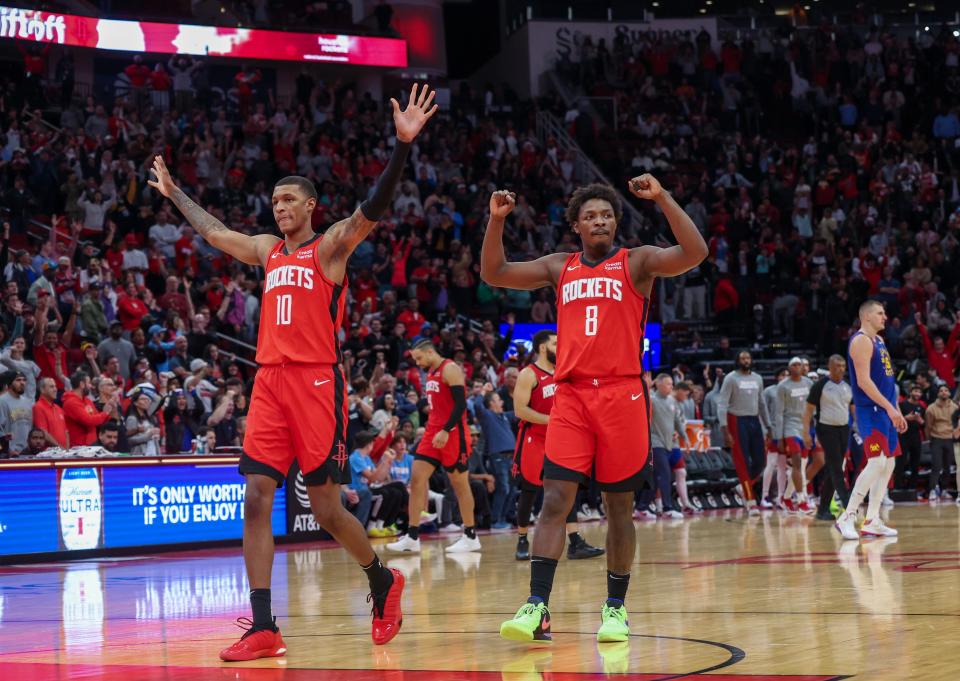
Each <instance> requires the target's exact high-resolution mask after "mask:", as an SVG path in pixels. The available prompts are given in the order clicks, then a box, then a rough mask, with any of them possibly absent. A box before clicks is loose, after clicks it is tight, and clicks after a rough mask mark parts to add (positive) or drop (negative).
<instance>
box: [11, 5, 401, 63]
mask: <svg viewBox="0 0 960 681" xmlns="http://www.w3.org/2000/svg"><path fill="white" fill-rule="evenodd" d="M0 38H11V39H14V40H25V41H30V42H36V43H46V44H54V45H74V46H77V47H92V48H95V49H98V50H122V51H124V52H147V53H154V54H190V55H199V56H210V57H236V58H238V59H276V60H283V61H306V62H331V63H338V64H357V65H361V66H388V67H398V68H404V67H406V65H407V41H406V40H402V39H398V38H374V37H367V36H357V35H343V34H321V33H292V32H289V31H268V30H264V29H259V28H228V27H225V26H197V25H194V24H162V23H157V22H152V21H120V20H116V19H101V18H98V17H85V16H78V15H74V14H54V13H51V12H44V11H41V10H32V9H21V8H18V7H5V6H0Z"/></svg>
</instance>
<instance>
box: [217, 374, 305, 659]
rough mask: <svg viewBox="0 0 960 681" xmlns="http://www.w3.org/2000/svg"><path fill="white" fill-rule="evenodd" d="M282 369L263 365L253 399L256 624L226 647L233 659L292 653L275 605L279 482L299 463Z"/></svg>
mask: <svg viewBox="0 0 960 681" xmlns="http://www.w3.org/2000/svg"><path fill="white" fill-rule="evenodd" d="M278 381H279V373H278V371H277V370H276V369H272V368H270V367H262V368H261V369H260V371H259V373H258V375H257V382H256V384H255V385H254V388H253V394H252V396H251V399H250V410H249V418H248V421H247V431H246V433H245V435H244V440H243V449H244V453H243V455H242V456H241V457H240V465H239V471H240V473H241V474H243V475H244V476H245V478H246V487H245V491H244V500H243V559H244V564H245V566H246V570H247V579H248V581H249V583H250V609H251V611H252V614H253V618H252V622H251V626H250V628H249V629H248V630H247V631H246V633H244V635H243V636H242V637H241V638H240V640H239V641H237V642H236V643H234V644H233V645H231V646H230V647H228V648H225V649H223V650H221V651H220V659H222V660H224V661H228V662H237V661H246V660H255V659H257V658H261V657H276V656H279V655H283V654H284V653H285V652H286V644H285V643H284V642H283V638H282V637H281V636H280V631H279V629H277V626H276V623H275V620H274V617H273V612H272V604H271V591H270V580H271V574H272V569H273V528H272V526H271V514H272V511H273V499H274V495H275V494H276V490H277V486H278V485H280V484H282V483H283V480H284V479H285V477H286V472H287V471H288V470H289V469H290V466H291V464H292V463H293V454H292V452H293V451H294V448H293V440H292V439H291V433H290V431H289V429H288V427H287V422H286V419H285V417H284V415H283V413H282V412H281V411H280V409H279V406H278V404H279V402H278V401H277V400H276V392H275V391H276V390H277V388H278V386H279V383H278Z"/></svg>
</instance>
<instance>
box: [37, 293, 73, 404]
mask: <svg viewBox="0 0 960 681" xmlns="http://www.w3.org/2000/svg"><path fill="white" fill-rule="evenodd" d="M50 300H51V299H50V298H49V297H48V296H40V297H39V298H38V299H37V325H36V328H35V330H34V333H33V358H34V360H35V361H36V362H37V366H39V367H40V376H41V377H42V378H52V379H53V380H54V382H55V383H56V385H57V390H64V389H65V388H66V383H67V371H68V370H67V352H68V351H69V348H70V341H71V340H72V339H73V329H74V326H75V325H76V323H77V308H78V307H79V305H76V304H75V305H74V306H73V309H72V310H71V311H70V319H69V320H68V321H67V326H66V328H65V329H64V330H63V333H62V334H58V333H57V332H56V331H55V330H54V329H51V328H50V327H49V326H48V322H47V315H48V314H49V312H50V308H51V307H52V305H51V304H50Z"/></svg>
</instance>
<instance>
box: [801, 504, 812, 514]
mask: <svg viewBox="0 0 960 681" xmlns="http://www.w3.org/2000/svg"><path fill="white" fill-rule="evenodd" d="M797 512H798V513H803V514H807V513H813V509H812V508H810V504H808V503H807V502H806V501H804V502H802V503H801V504H800V505H799V506H797Z"/></svg>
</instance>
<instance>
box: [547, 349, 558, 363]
mask: <svg viewBox="0 0 960 681" xmlns="http://www.w3.org/2000/svg"><path fill="white" fill-rule="evenodd" d="M547 361H548V362H550V364H556V363H557V353H555V352H550V351H549V350H547Z"/></svg>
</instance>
